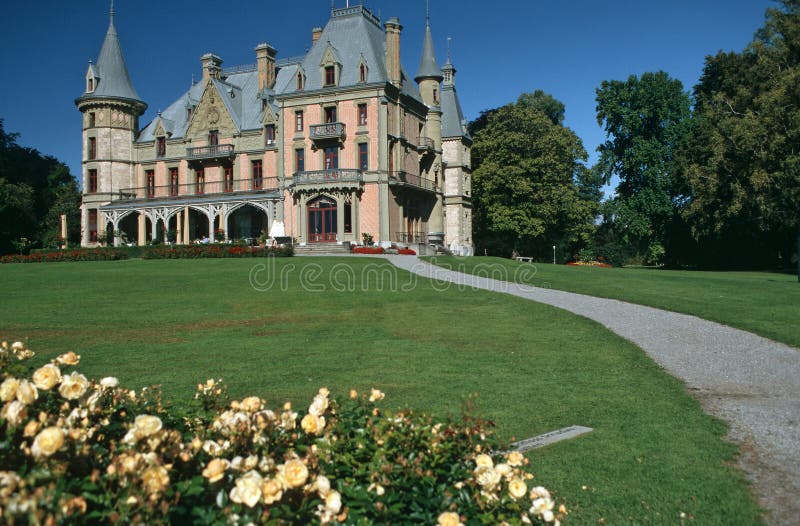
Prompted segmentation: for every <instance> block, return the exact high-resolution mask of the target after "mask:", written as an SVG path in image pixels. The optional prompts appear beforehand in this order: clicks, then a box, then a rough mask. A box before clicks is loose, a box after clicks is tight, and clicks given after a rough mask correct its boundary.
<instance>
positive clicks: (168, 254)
mask: <svg viewBox="0 0 800 526" xmlns="http://www.w3.org/2000/svg"><path fill="white" fill-rule="evenodd" d="M292 254H293V251H292V248H291V247H285V248H276V247H266V248H263V247H248V246H243V245H216V244H212V245H176V246H173V247H153V248H148V249H147V250H145V251H143V252H142V259H183V258H189V259H197V258H247V257H263V256H281V257H284V256H291V255H292Z"/></svg>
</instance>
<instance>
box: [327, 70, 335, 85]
mask: <svg viewBox="0 0 800 526" xmlns="http://www.w3.org/2000/svg"><path fill="white" fill-rule="evenodd" d="M325 85H326V86H335V85H336V67H335V66H325Z"/></svg>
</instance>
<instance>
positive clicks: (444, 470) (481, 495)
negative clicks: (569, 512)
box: [0, 342, 566, 525]
mask: <svg viewBox="0 0 800 526" xmlns="http://www.w3.org/2000/svg"><path fill="white" fill-rule="evenodd" d="M32 356H33V352H32V351H30V350H29V349H27V348H26V346H25V345H23V344H21V343H19V342H17V343H15V344H13V345H11V346H9V345H8V344H7V343H6V342H3V343H2V347H0V367H2V369H1V370H2V383H1V384H0V399H1V400H2V402H3V410H2V417H1V418H0V520H2V522H4V523H14V524H17V523H19V524H57V523H69V524H101V523H102V524H105V523H112V524H114V523H124V524H128V523H132V524H186V523H194V524H220V525H221V524H242V525H246V524H276V525H277V524H330V523H343V524H374V523H420V524H440V525H461V524H467V523H469V524H546V523H549V524H558V523H559V521H560V520H561V519H563V517H564V515H565V514H566V510H565V508H564V507H563V505H561V506H557V505H556V503H555V502H554V500H553V498H552V496H551V494H550V493H549V492H548V490H546V489H545V488H543V487H541V486H535V487H534V486H533V484H532V482H531V481H532V479H533V475H532V474H531V473H530V472H529V470H528V468H527V460H526V459H525V458H524V457H523V456H522V455H521V454H520V453H517V452H511V453H497V451H498V450H499V449H500V444H498V443H497V441H496V440H495V439H494V438H493V436H492V433H491V425H490V424H489V423H488V422H486V421H483V420H481V419H478V418H475V417H473V416H471V414H470V413H467V414H465V416H464V417H463V418H462V419H461V420H460V421H452V420H447V421H445V420H438V419H435V418H433V417H431V416H429V415H424V414H415V413H413V412H411V411H399V412H392V411H388V410H384V409H382V408H381V407H380V406H379V405H376V404H378V403H379V402H380V401H381V400H382V399H383V398H384V393H382V392H381V391H379V390H377V389H372V390H371V391H370V392H369V393H365V394H362V395H359V393H357V392H356V391H355V390H351V391H350V393H349V396H348V397H346V398H344V399H342V400H337V399H334V398H331V396H330V393H329V392H328V390H327V389H325V388H322V389H320V390H319V392H318V393H317V394H316V395H315V396H314V398H313V400H312V401H311V404H310V405H309V407H308V409H307V410H306V411H295V410H294V409H293V407H292V405H291V404H289V403H286V404H284V405H283V407H282V408H281V409H275V410H273V409H269V408H268V407H267V406H266V404H265V402H264V401H263V400H262V399H260V398H258V397H246V398H244V399H242V400H234V399H231V398H230V397H229V396H228V394H227V390H226V389H225V387H224V385H223V384H222V383H221V381H218V380H217V381H215V380H208V381H206V382H205V383H201V384H198V386H197V392H196V395H195V398H194V400H193V401H192V403H191V405H190V406H189V407H188V409H185V410H182V411H177V410H175V409H168V408H167V407H166V406H165V405H164V404H163V403H162V400H161V396H160V393H159V391H158V389H156V388H145V389H143V390H141V391H138V392H137V391H133V390H128V389H125V388H123V387H121V386H120V383H119V381H118V380H117V379H116V378H113V377H107V378H103V379H102V380H100V381H94V380H89V379H87V378H86V377H85V376H83V375H82V374H80V373H78V372H77V371H75V370H71V371H68V370H66V369H68V368H74V367H75V366H77V365H78V364H79V362H80V356H79V355H77V354H75V353H66V354H63V355H61V356H59V357H58V358H56V359H54V360H52V361H51V362H50V363H48V364H46V365H44V366H42V367H40V368H38V369H36V370H35V371H32V370H31V369H30V368H29V367H28V366H27V364H26V362H25V360H26V359H27V358H30V357H32ZM29 378H30V379H29Z"/></svg>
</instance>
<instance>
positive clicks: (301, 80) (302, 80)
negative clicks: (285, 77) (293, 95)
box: [297, 71, 305, 91]
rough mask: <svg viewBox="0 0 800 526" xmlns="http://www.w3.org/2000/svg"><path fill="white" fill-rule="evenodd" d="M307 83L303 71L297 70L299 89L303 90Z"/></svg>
mask: <svg viewBox="0 0 800 526" xmlns="http://www.w3.org/2000/svg"><path fill="white" fill-rule="evenodd" d="M304 85H305V78H304V77H303V72H302V71H298V72H297V91H303V86H304Z"/></svg>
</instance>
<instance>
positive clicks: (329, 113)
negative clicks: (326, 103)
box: [325, 106, 336, 124]
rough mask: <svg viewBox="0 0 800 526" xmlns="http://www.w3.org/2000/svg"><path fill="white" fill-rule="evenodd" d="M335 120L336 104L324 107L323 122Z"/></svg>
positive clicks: (327, 122)
mask: <svg viewBox="0 0 800 526" xmlns="http://www.w3.org/2000/svg"><path fill="white" fill-rule="evenodd" d="M333 122H336V106H330V107H328V108H325V124H330V123H333Z"/></svg>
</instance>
